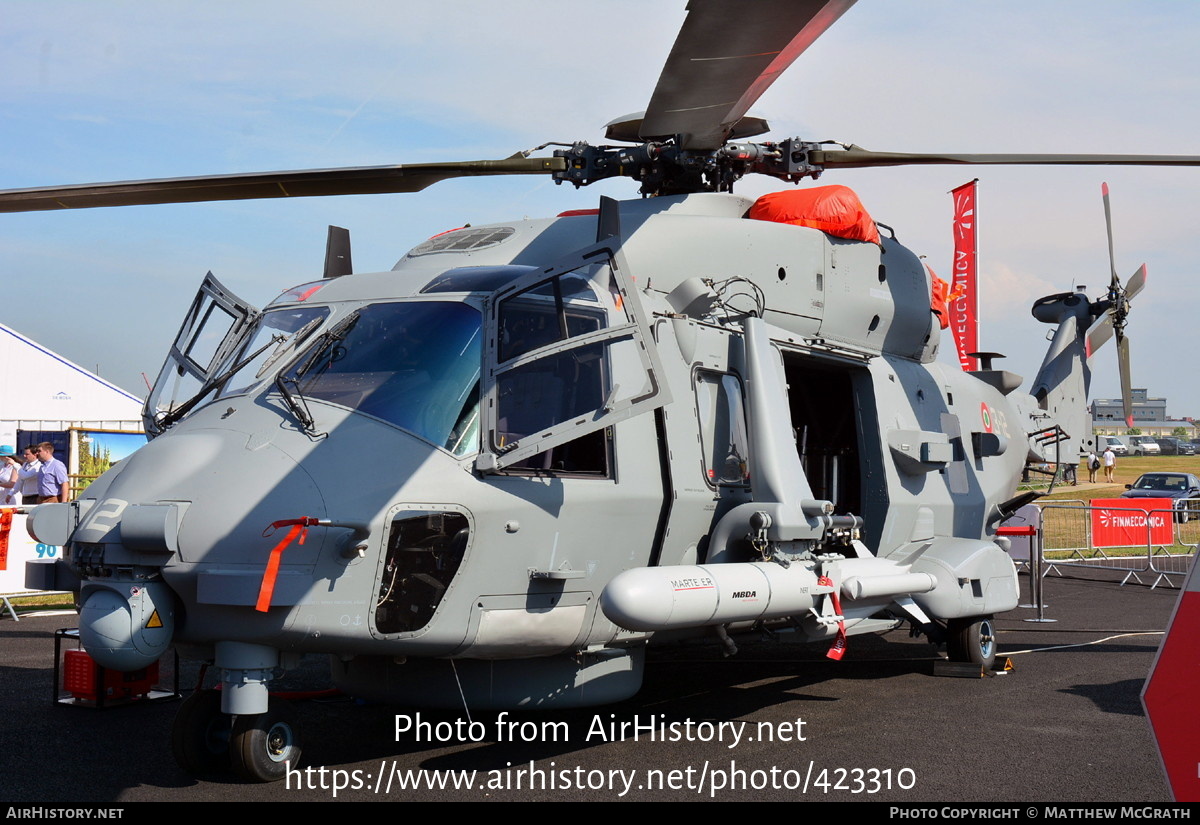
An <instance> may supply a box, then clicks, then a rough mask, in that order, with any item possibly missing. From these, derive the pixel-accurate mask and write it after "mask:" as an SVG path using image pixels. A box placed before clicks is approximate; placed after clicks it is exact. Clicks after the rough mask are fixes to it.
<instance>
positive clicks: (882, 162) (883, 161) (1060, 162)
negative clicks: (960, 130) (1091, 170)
mask: <svg viewBox="0 0 1200 825" xmlns="http://www.w3.org/2000/svg"><path fill="white" fill-rule="evenodd" d="M808 161H809V163H811V164H813V165H814V166H820V167H824V168H826V169H856V168H863V167H868V166H914V165H915V166H920V165H930V166H932V165H939V164H1007V165H1026V166H1038V165H1046V166H1200V155H1022V154H992V155H958V154H955V155H941V154H932V153H930V154H925V153H908V152H872V151H870V150H869V149H863V148H862V147H861V146H851V147H850V148H848V149H840V150H829V151H826V150H816V151H811V152H809V153H808Z"/></svg>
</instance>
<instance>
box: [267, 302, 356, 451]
mask: <svg viewBox="0 0 1200 825" xmlns="http://www.w3.org/2000/svg"><path fill="white" fill-rule="evenodd" d="M358 317H359V313H358V310H355V311H354V312H351V313H350V314H349V315H347V316H346V317H345V318H343V319H342V320H340V321H338V322H337V323H336V324H334V325H333V326H332V327H330V328H329V329H327V330H325V331H324V332H322V333H321V334H320V335H319V336H317V340H316V341H314V342H313V344H312V347H310V349H309V350H308V352H309V356H308V358H307V359H305V360H304V363H303V364H301V365H300V366H299V367H293V368H291V369H285V370H283V371H281V372H280V373H279V375H278V376H277V377H276V378H275V388H276V389H278V390H279V395H280V397H281V398H283V402H284V404H286V405H287V408H288V409H289V410H291V411H292V414H293V415H294V416H296V420H297V421H299V422H300V426H301V427H303V428H304V431H305V432H307V433H310V434H312V435H318V433H317V428H316V424H315V423H314V421H313V417H312V413H311V412H309V409H308V401H307V399H305V397H304V393H303V392H302V391H301V390H300V379H301V378H303V377H304V376H305V374H306V373H307V372H308V371H309V370H310V369H312V368H313V365H314V364H316V363H317V360H318V359H319V358H320V357H321V355H322V354H323V353H324V352H325V350H326V349H328V348H329V346H330V345H331V344H333V343H334V342H335V341H341V340H343V339H345V337H346V335H347V334H349V332H350V330H352V329H353V328H354V325H355V324H357V323H358ZM298 361H299V358H297V359H296V362H298ZM296 362H293V363H296ZM288 384H291V385H292V388H291V389H289V388H288Z"/></svg>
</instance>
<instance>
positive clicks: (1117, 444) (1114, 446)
mask: <svg viewBox="0 0 1200 825" xmlns="http://www.w3.org/2000/svg"><path fill="white" fill-rule="evenodd" d="M1106 449H1109V450H1112V451H1113V455H1129V448H1128V447H1126V446H1125V442H1124V441H1122V440H1121V439H1119V438H1117V437H1116V436H1115V435H1101V436H1097V437H1096V454H1097V455H1099V454H1101V453H1103V452H1104V451H1105V450H1106Z"/></svg>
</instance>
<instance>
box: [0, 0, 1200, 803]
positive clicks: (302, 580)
mask: <svg viewBox="0 0 1200 825" xmlns="http://www.w3.org/2000/svg"><path fill="white" fill-rule="evenodd" d="M852 2H853V0H829V1H828V2H826V0H819V1H818V0H807V1H806V0H792V1H790V2H784V0H773V1H771V2H766V1H765V0H764V2H761V3H759V4H757V5H756V11H757V14H756V15H754V16H747V15H745V14H743V13H741V12H742V10H743V7H740V6H739V4H737V3H735V2H733V0H692V2H691V3H690V11H689V14H688V17H687V20H686V22H685V24H684V26H683V28H682V30H681V32H680V34H679V36H678V39H677V41H676V43H675V45H674V47H673V50H672V51H671V53H670V56H669V58H668V61H667V64H666V67H665V68H664V70H663V72H662V75H661V77H660V79H659V81H658V85H657V88H656V89H655V91H654V94H653V97H652V98H651V100H650V103H649V106H648V109H647V111H646V112H645V113H644V114H641V115H637V116H631V117H628V118H624V119H621V120H619V121H614V122H613V123H611V124H609V127H608V132H607V136H608V139H609V140H612V141H613V142H614V144H613V145H602V146H593V145H589V144H587V143H583V142H580V143H575V144H572V145H569V146H563V147H560V148H558V149H555V150H554V151H553V154H552V155H551V156H547V157H530V156H529V154H530V153H522V154H518V155H514V156H513V157H511V158H507V159H503V160H494V161H472V162H462V163H439V164H419V165H408V166H390V167H378V168H356V169H346V170H313V171H302V172H281V173H264V174H243V175H225V176H215V177H204V178H176V179H168V180H156V181H138V182H129V183H116V184H99V185H82V186H58V187H48V188H43V189H24V190H11V191H8V192H3V193H0V211H24V210H38V209H56V208H79V207H94V206H118V205H127V204H147V203H167V202H184V201H202V200H222V199H237V198H260V197H283V196H313V195H328V194H361V193H375V192H415V191H418V190H421V189H423V188H425V187H427V186H429V185H431V184H433V183H435V182H437V181H440V180H443V179H447V178H452V177H458V176H472V175H492V174H543V175H550V176H552V177H553V179H554V180H556V181H557V182H560V183H561V182H568V183H572V184H575V185H577V186H582V185H586V184H589V183H592V182H594V181H597V180H601V179H604V178H608V177H612V176H625V177H631V178H633V179H634V180H636V181H638V182H639V183H640V186H641V194H642V195H643V197H642V198H639V199H634V200H629V201H621V202H618V201H616V200H612V199H608V198H602V199H601V201H600V204H599V207H598V208H597V209H595V210H588V211H585V212H583V213H564V214H562V215H559V216H558V217H554V218H545V219H523V220H514V221H511V222H507V223H501V224H495V225H489V226H474V227H469V228H463V229H459V230H455V231H451V232H449V233H445V234H442V235H439V236H436V237H434V238H431V239H430V240H428V241H426V242H424V243H422V244H420V245H419V246H417V247H416V248H414V249H412V250H411V251H410V252H408V254H406V255H405V256H404V257H403V258H402V259H401V260H400V261H399V263H397V264H396V266H395V268H394V269H393V270H392V271H390V272H381V273H353V274H351V266H350V255H349V245H348V238H347V237H346V236H345V235H344V234H342V233H340V232H338V233H334V234H331V243H330V250H329V254H328V256H327V268H326V275H327V277H326V278H324V279H322V280H320V281H317V282H313V283H306V284H302V285H300V286H297V287H294V288H292V289H288V290H287V291H285V292H283V293H282V294H281V295H280V296H279V297H278V298H276V299H275V300H274V301H273V302H271V303H270V304H269V305H268V306H267V307H266V308H265V309H262V310H257V309H255V308H253V307H251V306H248V305H247V304H246V303H245V302H243V301H241V300H239V299H238V298H237V297H236V296H235V295H234V294H233V293H232V292H230V291H229V290H228V289H226V288H225V287H224V286H223V285H222V284H220V283H219V282H218V281H217V280H216V279H214V278H212V277H211V276H210V277H209V278H207V279H206V280H205V282H204V284H203V285H202V287H201V289H200V292H199V294H198V295H197V297H196V299H195V302H194V303H193V304H192V306H191V308H190V310H189V311H188V313H187V316H186V318H185V320H184V323H183V325H182V328H181V329H180V332H179V336H178V338H177V340H176V341H175V343H174V345H173V347H172V348H171V351H170V354H169V356H168V357H167V360H166V364H165V365H164V367H163V369H162V373H161V375H160V376H159V377H158V381H157V383H156V384H155V386H154V389H153V391H152V393H151V395H150V397H149V399H148V400H147V403H146V408H145V423H146V428H147V430H148V432H149V434H150V435H151V437H152V440H151V441H150V442H149V443H148V444H147V445H146V446H145V447H143V448H142V449H141V450H139V451H138V452H136V453H135V454H134V455H132V456H131V457H130V458H129V459H127V460H125V461H123V462H121V463H120V464H119V465H117V466H116V467H115V468H113V469H112V470H110V471H109V472H108V473H106V474H105V475H104V476H102V477H101V478H100V479H98V480H97V481H96V482H95V483H93V484H92V485H91V486H90V487H88V488H87V490H86V491H85V492H84V493H83V494H82V496H81V497H80V498H79V499H78V500H76V501H72V502H70V503H62V504H48V505H43V506H40V507H37V508H36V509H35V510H33V512H32V515H31V525H32V530H33V532H34V533H36V535H37V536H38V537H39V540H41V541H45V542H49V543H52V544H60V545H62V546H63V547H64V550H65V552H64V556H65V560H64V561H63V562H62V563H61V565H60V567H58V568H56V569H53V570H52V572H56V573H58V574H59V576H60V577H59V579H58V582H57V585H58V586H63V581H64V580H65V578H66V576H67V574H68V573H69V574H73V575H74V576H76V577H77V579H76V582H75V583H74V584H73V587H74V588H75V589H77V590H78V599H79V603H80V605H81V610H80V618H79V622H80V634H81V639H82V641H83V644H84V646H85V647H86V649H87V650H88V652H89V653H90V654H91V655H92V656H93V657H94V658H95V660H96V661H97V662H99V663H100V664H102V665H103V666H105V667H108V668H114V669H117V670H122V671H132V670H136V669H140V668H144V667H147V666H148V665H149V664H150V663H152V662H154V661H155V660H157V659H158V658H159V657H160V656H162V655H163V654H164V652H166V651H167V650H168V649H169V648H170V647H171V646H172V645H174V646H175V648H176V649H177V650H178V651H179V652H180V654H181V655H183V656H184V657H189V658H194V659H197V660H201V661H203V662H206V663H210V664H211V665H213V669H214V671H215V672H216V673H217V674H218V675H217V679H218V681H219V683H220V688H221V689H220V690H219V691H218V690H212V689H206V690H197V691H196V692H195V693H194V694H193V695H192V696H191V697H190V698H189V699H188V700H186V701H185V702H184V703H183V705H182V707H181V710H180V712H179V714H178V716H177V719H176V722H175V725H174V728H173V731H172V734H171V741H172V747H173V751H174V753H175V755H176V757H177V759H178V760H179V762H180V764H181V765H182V766H183V767H184V768H185V769H187V770H188V771H190V772H193V773H205V772H210V771H214V770H218V769H222V768H226V769H227V768H229V767H231V766H232V767H233V768H234V769H236V771H238V772H239V773H240V774H242V775H243V776H245V777H247V778H250V779H253V780H260V781H269V780H275V779H279V778H281V777H282V776H284V774H285V772H286V769H287V766H288V765H289V764H291V765H295V764H296V763H297V760H298V759H299V757H300V751H301V744H300V734H299V730H298V728H297V725H296V723H295V720H294V718H293V717H292V715H291V714H289V712H288V709H287V708H286V706H285V705H284V704H283V703H281V702H279V701H277V700H271V699H270V698H269V693H268V685H269V683H270V682H271V681H272V680H273V679H274V678H276V677H278V676H279V675H280V674H281V673H282V672H284V671H287V670H288V669H290V668H293V667H294V666H295V665H296V664H297V663H298V661H299V659H300V658H301V657H302V656H303V655H306V654H325V655H328V657H329V662H330V668H331V670H332V678H333V681H334V683H335V684H336V685H338V686H339V687H340V688H342V689H343V690H345V691H347V692H349V693H351V694H354V695H357V696H361V697H365V698H368V699H371V700H377V701H387V702H396V703H407V704H414V705H418V706H441V707H462V706H463V705H464V704H465V705H466V706H467V707H468V708H472V709H478V708H547V707H573V706H586V705H595V704H602V703H609V702H615V701H619V700H621V699H623V698H626V697H629V696H631V695H633V694H634V693H635V692H636V691H637V690H638V688H639V686H640V683H641V678H642V670H643V659H644V654H645V650H646V647H647V644H648V642H650V641H651V640H652V639H655V640H661V639H677V638H682V637H703V636H708V637H711V639H712V640H713V641H714V643H715V644H718V645H722V646H724V647H725V648H726V650H727V651H728V652H730V653H733V652H735V650H736V647H735V641H734V639H735V638H736V637H737V636H738V634H741V633H755V634H761V633H763V632H778V634H779V635H780V636H782V635H783V634H784V633H790V634H792V637H794V638H796V639H799V640H802V641H808V642H817V643H826V644H829V645H830V654H831V655H833V656H834V657H838V656H840V655H841V654H842V653H843V652H844V651H845V650H846V648H847V646H848V645H849V647H850V649H851V651H852V649H853V645H852V643H848V642H847V641H846V639H847V637H849V636H853V635H855V634H860V633H867V632H873V631H879V630H882V629H888V628H893V627H896V626H899V625H901V624H903V623H911V624H912V625H914V626H915V627H917V628H919V629H921V630H923V631H924V632H926V633H928V634H929V635H930V637H931V638H933V639H934V640H937V641H944V642H945V643H946V644H947V646H948V651H949V655H950V657H951V658H952V659H955V660H959V661H963V662H969V663H974V664H976V665H978V666H980V667H982V668H986V667H989V666H991V665H992V663H993V660H994V658H995V655H996V642H995V639H994V634H993V629H992V617H993V616H994V614H997V613H1000V612H1003V611H1006V610H1009V609H1011V608H1013V607H1015V606H1016V604H1017V599H1018V585H1017V577H1016V573H1015V571H1014V567H1013V563H1012V561H1011V560H1010V557H1009V555H1008V553H1007V552H1006V549H1007V540H1006V539H1005V538H1004V537H1003V536H999V535H997V527H998V526H999V524H1000V522H1001V521H1002V520H1003V519H1004V518H1005V517H1006V516H1008V515H1009V514H1010V513H1011V512H1012V511H1014V510H1015V509H1016V507H1017V506H1019V505H1020V504H1021V503H1023V502H1024V501H1026V500H1028V498H1027V497H1026V496H1016V495H1014V493H1015V491H1016V487H1017V482H1018V479H1019V478H1020V476H1021V474H1022V471H1023V470H1024V469H1025V468H1026V466H1027V463H1028V462H1046V461H1050V462H1055V461H1060V460H1061V461H1064V462H1073V461H1074V460H1075V458H1076V456H1077V455H1078V452H1077V450H1078V447H1079V444H1080V440H1081V439H1082V438H1084V437H1085V434H1086V433H1087V430H1088V427H1087V418H1086V411H1085V408H1084V404H1085V401H1086V396H1087V387H1088V382H1089V378H1090V368H1089V361H1090V359H1091V357H1092V354H1093V353H1094V352H1095V350H1096V349H1097V348H1098V347H1099V346H1100V345H1101V344H1103V343H1104V342H1105V341H1106V340H1107V339H1108V338H1109V337H1112V336H1113V335H1114V334H1115V336H1116V337H1117V340H1118V345H1119V354H1120V364H1121V367H1122V376H1123V385H1124V392H1125V397H1126V399H1128V398H1129V390H1128V386H1129V381H1128V340H1127V338H1126V337H1125V336H1124V332H1123V330H1124V324H1125V320H1126V316H1127V313H1128V309H1129V300H1130V298H1132V297H1133V295H1134V294H1135V293H1136V292H1137V291H1138V290H1140V289H1141V287H1142V285H1143V283H1144V281H1145V269H1144V268H1143V269H1142V270H1139V272H1138V274H1137V275H1136V276H1135V277H1134V278H1132V279H1131V280H1130V282H1129V283H1128V284H1127V285H1122V284H1121V282H1120V280H1119V279H1118V278H1117V276H1116V271H1115V268H1114V270H1113V274H1112V280H1111V285H1110V288H1109V290H1108V293H1107V294H1106V295H1105V296H1104V297H1103V298H1101V299H1099V300H1090V299H1088V297H1087V296H1086V295H1084V294H1083V293H1082V292H1080V291H1076V292H1067V293H1062V294H1057V295H1051V296H1048V297H1046V298H1044V299H1042V300H1040V301H1038V302H1037V303H1036V305H1035V306H1034V308H1033V312H1034V315H1035V316H1036V317H1037V318H1038V319H1040V320H1042V321H1044V322H1046V323H1048V324H1050V325H1052V326H1054V327H1055V332H1054V335H1053V341H1052V343H1051V345H1050V348H1049V351H1048V353H1047V355H1046V359H1045V362H1044V364H1043V365H1042V367H1041V370H1040V371H1039V372H1038V374H1037V377H1036V378H1035V379H1034V382H1033V385H1032V391H1031V392H1028V393H1026V392H1021V391H1019V390H1018V385H1019V384H1020V382H1021V379H1020V378H1019V376H1016V375H1013V374H1012V373H1009V372H1005V371H1003V370H998V369H993V368H991V365H990V363H985V364H984V367H985V368H984V369H982V370H979V371H976V372H969V373H968V372H963V371H961V369H960V368H958V367H957V366H950V365H946V364H942V363H938V362H936V361H935V356H936V354H937V350H938V346H939V322H938V319H937V317H936V316H935V314H934V313H933V312H932V311H931V300H930V296H931V279H930V273H929V272H928V271H927V269H926V268H925V267H924V266H923V265H922V263H921V262H920V261H919V259H918V258H917V256H916V255H915V254H914V253H913V252H911V251H909V250H908V249H906V248H905V247H904V246H902V245H901V244H900V243H899V242H898V241H897V240H896V239H895V238H894V237H893V236H892V233H890V232H889V231H888V230H887V228H886V227H884V233H883V237H879V238H878V239H877V240H859V239H853V238H847V237H839V236H837V235H834V234H831V233H829V232H826V231H823V230H822V229H820V228H812V227H811V226H802V225H793V224H789V223H781V222H777V221H772V220H757V219H754V218H752V217H748V214H749V213H750V212H751V210H752V208H753V207H754V202H753V201H752V200H750V199H748V198H744V197H740V196H739V195H736V194H733V193H732V187H733V184H734V182H735V181H737V180H738V179H739V178H740V177H741V176H743V175H745V174H747V173H760V174H767V175H772V176H774V177H776V178H779V179H781V180H784V181H788V182H796V181H799V180H801V179H803V178H806V177H812V178H815V177H817V176H818V175H819V174H821V173H822V172H823V171H824V170H825V169H830V168H837V167H862V166H888V165H899V164H933V163H1101V164H1103V163H1131V164H1149V165H1197V164H1198V163H1200V158H1196V157H1164V156H1097V155H1089V156H1079V155H1071V156H1063V155H915V154H895V153H880V152H870V151H866V150H863V149H861V148H859V147H856V146H842V147H840V148H839V147H837V146H827V145H825V144H819V143H813V142H808V141H805V140H802V139H800V138H789V139H786V140H782V141H777V142H761V143H755V142H750V141H748V140H747V138H750V137H754V136H756V135H758V134H760V133H762V132H763V131H765V129H766V124H765V123H764V122H763V121H762V120H760V119H758V118H754V117H750V116H748V115H747V114H746V113H747V111H748V108H749V106H750V105H751V104H752V103H753V102H754V101H755V100H756V99H757V98H758V97H759V95H761V93H762V92H763V91H764V90H765V89H766V88H767V87H768V86H769V85H770V83H771V82H772V80H773V79H774V78H775V77H776V76H777V75H778V74H779V73H780V72H781V71H782V70H783V69H785V68H786V67H787V66H788V65H789V64H790V63H791V61H792V60H794V59H795V58H796V56H798V55H799V54H800V53H801V52H802V51H804V49H805V48H806V47H807V46H809V45H810V44H811V43H812V42H813V41H814V40H815V39H816V38H817V37H818V36H819V35H820V34H821V33H822V32H823V31H824V30H825V29H826V28H827V27H828V26H829V25H831V24H832V23H833V22H834V21H835V20H836V19H837V18H838V17H839V16H840V15H841V14H842V13H843V12H844V11H845V10H846V9H847V8H848V7H849V6H850V5H851V3H852ZM712 58H721V59H719V60H716V59H712ZM541 148H544V147H539V149H541ZM1106 204H1107V201H1106ZM867 223H868V224H870V226H871V227H872V228H874V223H873V222H871V221H869V219H868V221H867ZM1110 256H1111V228H1110ZM985 361H986V359H985ZM1127 403H1128V401H1127ZM46 584H47V585H51V584H54V583H53V582H50V581H47V582H46Z"/></svg>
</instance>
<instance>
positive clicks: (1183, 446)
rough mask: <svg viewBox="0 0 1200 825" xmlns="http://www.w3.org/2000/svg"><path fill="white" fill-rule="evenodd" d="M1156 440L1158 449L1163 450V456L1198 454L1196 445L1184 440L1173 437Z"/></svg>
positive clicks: (1168, 436)
mask: <svg viewBox="0 0 1200 825" xmlns="http://www.w3.org/2000/svg"><path fill="white" fill-rule="evenodd" d="M1154 440H1155V441H1157V442H1158V448H1159V449H1160V450H1162V454H1163V455H1195V454H1196V445H1195V444H1191V443H1189V442H1187V441H1184V440H1183V439H1182V438H1176V437H1175V436H1173V435H1167V436H1163V437H1162V438H1156V439H1154Z"/></svg>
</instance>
